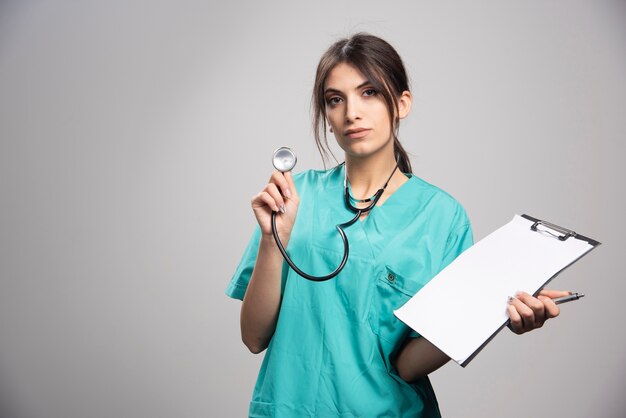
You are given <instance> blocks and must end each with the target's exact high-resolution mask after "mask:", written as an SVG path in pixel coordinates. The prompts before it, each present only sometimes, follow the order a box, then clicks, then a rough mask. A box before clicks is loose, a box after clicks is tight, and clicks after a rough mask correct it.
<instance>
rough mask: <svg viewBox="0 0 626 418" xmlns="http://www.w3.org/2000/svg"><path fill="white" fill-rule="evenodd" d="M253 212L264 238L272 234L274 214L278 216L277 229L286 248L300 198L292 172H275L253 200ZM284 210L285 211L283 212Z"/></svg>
mask: <svg viewBox="0 0 626 418" xmlns="http://www.w3.org/2000/svg"><path fill="white" fill-rule="evenodd" d="M251 204H252V210H253V211H254V216H255V217H256V220H257V222H258V223H259V226H260V227H261V232H262V234H263V235H264V236H273V234H272V212H277V214H276V229H277V230H278V235H279V236H280V240H281V241H282V242H283V245H284V246H286V245H287V242H288V241H289V238H290V236H291V230H292V229H293V224H294V222H295V220H296V214H297V213H298V205H299V204H300V197H299V196H298V191H297V190H296V185H295V184H294V182H293V177H292V176H291V172H290V171H287V172H285V173H282V172H280V171H274V172H273V173H272V176H271V177H270V180H269V183H268V184H267V185H266V186H265V187H264V188H263V190H261V192H260V193H258V194H257V195H255V196H254V197H253V198H252V202H251ZM281 208H282V209H284V211H283V210H281Z"/></svg>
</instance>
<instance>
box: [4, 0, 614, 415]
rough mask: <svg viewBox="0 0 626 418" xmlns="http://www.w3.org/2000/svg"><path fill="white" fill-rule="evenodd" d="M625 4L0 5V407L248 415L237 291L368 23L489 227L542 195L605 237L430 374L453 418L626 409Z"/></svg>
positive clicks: (443, 162) (429, 174) (426, 172)
mask: <svg viewBox="0 0 626 418" xmlns="http://www.w3.org/2000/svg"><path fill="white" fill-rule="evenodd" d="M625 23H626V4H625V2H623V1H619V2H618V1H598V0H596V1H591V0H590V1H565V0H563V1H556V0H555V1H481V2H461V1H459V2H450V1H442V2H426V1H417V2H416V1H411V2H409V1H406V2H378V1H376V2H374V1H371V2H364V1H319V0H318V1H310V2H306V3H305V2H287V1H285V2H253V1H249V2H245V3H244V2H232V3H230V4H229V5H224V4H220V5H217V6H216V5H213V4H211V2H199V1H198V2H193V1H186V2H174V1H171V2H153V1H144V2H137V1H133V2H125V1H113V2H111V1H108V2H69V1H57V2H46V1H20V2H18V1H3V2H2V3H0V139H1V145H0V146H1V148H0V202H1V208H2V209H1V210H2V212H1V214H2V216H1V217H0V268H1V277H0V416H2V417H3V418H4V417H11V418H14V417H36V418H38V417H46V418H55V417H59V418H61V417H63V418H68V417H207V416H244V415H245V414H246V412H247V408H248V401H249V398H250V395H251V391H252V387H253V384H254V382H255V379H256V374H257V371H258V368H259V365H260V362H261V359H262V355H259V356H254V355H252V354H249V353H248V352H246V349H245V347H244V346H243V344H242V343H241V342H240V336H239V317H238V313H239V306H240V303H239V302H237V301H233V300H230V299H228V298H227V297H226V296H224V289H225V286H226V284H227V282H228V281H229V279H230V277H231V274H232V272H233V270H234V269H235V266H236V264H237V262H238V260H239V257H240V256H241V253H242V251H243V249H244V246H245V244H246V242H247V240H248V237H249V235H250V233H251V231H252V228H253V226H254V218H253V215H252V212H251V210H250V208H249V201H250V198H251V197H252V195H253V194H254V193H256V192H257V191H258V190H260V189H261V188H262V186H263V184H264V183H265V182H266V180H267V178H268V176H269V174H270V171H271V167H270V160H269V157H270V155H271V152H272V151H273V150H274V149H275V148H277V147H278V146H280V145H290V146H292V147H293V148H294V149H295V150H296V152H297V153H298V156H299V166H298V167H297V168H299V169H306V168H321V167H322V164H321V159H320V157H319V156H318V154H317V152H316V149H315V146H314V143H313V140H312V135H311V129H310V119H309V97H310V91H311V87H312V82H313V77H314V71H315V66H316V65H317V61H318V59H319V57H320V55H321V54H322V52H323V51H324V50H325V49H326V48H327V47H328V46H329V45H330V43H331V42H332V41H334V40H335V39H337V38H338V37H343V36H345V35H348V34H350V33H354V32H357V31H362V30H364V31H369V32H372V33H374V34H377V35H380V36H382V37H383V38H385V39H387V40H388V41H389V42H391V43H392V44H393V45H394V46H395V47H396V48H397V50H398V51H399V52H400V54H401V56H402V57H403V59H404V60H405V63H406V66H407V69H408V71H409V72H410V75H411V78H412V85H413V92H414V96H415V102H414V107H413V110H412V114H411V116H410V117H409V118H408V119H407V120H406V121H405V122H403V125H402V127H401V139H402V140H403V143H404V145H405V147H406V148H407V149H408V150H409V152H410V153H411V154H412V155H413V163H414V171H415V173H416V174H417V175H419V176H421V177H422V178H424V179H426V180H428V181H430V182H432V183H434V184H436V185H438V186H440V187H442V188H443V189H445V190H447V191H448V192H450V193H451V194H452V195H453V196H455V197H456V198H457V199H458V200H459V201H460V202H461V203H462V204H463V205H464V206H465V207H466V209H467V211H468V213H469V215H470V218H471V220H472V222H473V226H474V233H475V236H476V238H477V239H479V238H482V237H484V236H485V235H486V234H488V233H489V232H490V231H492V230H493V229H495V228H496V227H498V226H500V225H502V224H503V223H505V222H507V221H508V220H509V219H510V218H511V217H512V216H513V214H515V213H529V214H532V215H535V216H538V217H543V218H546V219H550V220H553V221H555V222H558V223H561V224H563V225H565V226H570V227H572V228H575V229H576V230H578V231H579V232H582V233H585V234H588V235H590V236H592V237H594V238H597V239H598V240H600V241H602V242H603V244H604V245H603V246H601V247H600V248H599V249H598V250H596V251H594V252H593V253H591V254H590V255H589V256H587V257H586V258H584V259H583V260H582V261H581V262H580V263H578V264H577V265H575V266H573V267H572V268H571V269H569V270H568V271H566V272H565V273H564V274H563V275H562V276H560V277H559V278H557V279H556V280H555V282H553V287H555V288H565V289H572V290H576V291H583V292H585V293H587V295H588V296H587V298H585V299H584V300H582V301H580V302H575V303H571V304H568V305H565V306H563V309H562V315H561V317H560V318H558V319H557V320H553V321H550V322H548V324H547V325H546V327H545V328H543V329H541V330H538V331H536V332H533V333H531V334H528V335H524V336H515V335H513V334H512V333H510V332H508V331H506V332H502V333H501V334H500V335H499V336H498V337H497V338H496V339H495V340H494V341H493V342H492V343H491V344H490V345H489V346H488V347H487V348H486V349H485V350H484V351H483V352H482V353H481V354H480V355H479V356H478V357H477V358H476V359H475V360H474V361H473V362H472V363H471V364H470V365H469V366H468V367H467V368H466V369H462V368H460V367H459V366H457V365H456V364H448V365H447V366H445V367H444V368H443V369H441V370H440V371H437V372H436V373H434V374H433V376H432V380H433V384H434V386H435V390H436V392H437V394H438V397H439V400H440V404H441V408H442V411H443V413H444V415H445V416H448V417H485V416H487V417H492V416H493V417H495V416H506V417H527V416H538V417H545V416H557V417H589V416H594V417H623V416H625V415H626V399H625V397H624V396H623V395H624V387H625V386H626V373H625V371H626V367H625V365H626V360H625V354H626V337H625V333H624V325H623V312H624V309H623V302H622V301H623V296H622V295H623V294H624V293H626V284H625V280H624V273H623V269H624V253H625V252H626V245H625V244H624V242H625V240H626V229H625V227H624V216H623V214H624V207H625V203H626V202H625V199H624V197H625V196H624V179H625V174H626V173H625V169H624V165H623V154H624V139H625V138H626V118H624V113H625V109H626V25H625ZM335 149H337V148H336V147H335Z"/></svg>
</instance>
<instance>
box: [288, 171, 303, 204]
mask: <svg viewBox="0 0 626 418" xmlns="http://www.w3.org/2000/svg"><path fill="white" fill-rule="evenodd" d="M285 179H286V180H287V184H288V185H289V191H290V192H291V198H298V199H299V198H300V196H299V195H298V190H297V189H296V183H294V181H293V176H292V175H291V171H287V172H286V173H285Z"/></svg>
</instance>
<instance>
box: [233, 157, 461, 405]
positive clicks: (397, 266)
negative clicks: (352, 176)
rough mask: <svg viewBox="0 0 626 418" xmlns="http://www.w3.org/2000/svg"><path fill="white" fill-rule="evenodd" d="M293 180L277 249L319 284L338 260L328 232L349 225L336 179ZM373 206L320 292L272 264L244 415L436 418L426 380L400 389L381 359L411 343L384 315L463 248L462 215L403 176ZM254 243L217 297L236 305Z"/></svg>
mask: <svg viewBox="0 0 626 418" xmlns="http://www.w3.org/2000/svg"><path fill="white" fill-rule="evenodd" d="M344 167H345V165H344V164H341V165H339V166H337V167H334V168H332V169H330V170H325V171H320V170H309V171H304V172H301V173H298V174H296V175H294V181H295V184H296V188H297V191H298V193H299V195H300V205H299V208H298V215H297V217H296V222H295V225H294V228H293V231H292V235H291V238H290V241H289V245H288V247H287V252H288V253H289V254H290V256H291V258H292V260H293V261H294V262H295V263H296V265H297V266H298V267H300V268H301V269H302V270H303V271H305V272H307V273H309V274H313V275H317V276H321V275H326V274H328V273H329V272H331V271H333V270H334V269H335V268H336V267H337V265H338V264H339V262H340V261H341V258H342V256H343V242H342V240H341V238H340V236H339V234H338V232H337V230H336V228H335V225H337V224H340V223H343V222H346V221H347V220H349V219H351V218H352V217H353V216H354V213H353V212H352V211H350V210H349V209H348V208H347V207H346V206H345V203H344V200H343V199H344V189H343V182H344V170H345V168H344ZM407 176H408V177H409V179H408V181H406V182H405V183H404V184H402V185H401V186H400V188H398V189H397V190H396V191H395V192H394V193H393V194H392V195H391V196H390V197H389V198H388V199H387V200H386V201H385V202H384V203H383V204H382V205H380V206H376V207H375V208H374V209H372V211H371V212H370V213H369V215H368V216H367V217H366V218H365V219H364V220H362V221H357V222H355V223H354V224H353V225H351V226H349V227H347V228H346V229H345V231H346V235H347V237H348V240H349V244H350V256H349V258H348V261H347V263H346V266H345V268H344V269H343V271H342V272H341V273H340V274H339V275H338V276H336V277H335V278H333V279H331V280H329V281H326V282H312V281H309V280H306V279H304V278H302V277H300V276H299V275H298V274H297V273H295V272H294V271H293V270H292V269H290V268H289V267H288V266H287V263H284V264H283V267H284V268H283V272H282V289H281V291H282V302H281V306H280V313H279V316H278V322H277V324H276V330H275V332H274V335H273V336H272V339H271V341H270V344H269V346H268V348H267V351H266V353H265V358H264V360H263V364H262V366H261V370H260V372H259V377H258V380H257V383H256V386H255V388H254V393H253V397H252V401H251V403H250V410H249V415H250V416H251V417H290V418H291V417H439V416H440V413H439V407H438V404H437V400H436V398H435V394H434V392H433V390H432V387H431V385H430V382H429V380H428V378H427V377H425V378H422V379H420V380H419V381H417V382H416V383H413V384H409V383H407V382H405V381H404V380H402V379H401V378H400V377H399V376H398V373H397V371H396V370H395V368H394V367H393V365H392V359H393V358H394V355H396V354H397V351H398V349H399V348H400V347H401V346H402V343H403V342H404V340H405V339H406V338H419V335H418V334H417V333H415V332H414V331H412V330H411V329H410V328H408V327H407V326H406V325H405V324H404V323H403V322H401V321H400V320H398V319H397V318H396V317H395V316H394V315H393V310H394V309H397V308H399V307H400V306H402V305H403V304H404V303H405V302H406V301H407V300H408V299H409V298H410V297H411V296H412V295H414V294H415V293H416V292H417V291H418V290H420V289H421V288H422V286H424V285H425V284H426V283H427V282H428V281H429V280H430V279H431V278H432V277H433V276H435V275H436V274H437V273H438V272H439V271H440V270H441V269H443V268H444V267H445V266H446V265H448V264H449V263H450V262H451V261H452V260H454V258H456V257H457V256H458V255H459V254H461V252H463V251H464V250H465V249H467V248H468V247H469V246H471V245H472V243H473V240H472V232H471V228H470V224H469V221H468V218H467V215H466V213H465V210H464V209H463V207H462V206H461V205H460V204H459V203H458V202H457V201H456V200H455V199H454V198H452V197H451V196H450V195H448V194H447V193H445V192H444V191H442V190H441V189H439V188H437V187H435V186H433V185H431V184H429V183H427V182H425V181H423V180H421V179H419V178H418V177H416V176H415V175H412V174H407ZM259 240H260V228H259V227H258V226H257V228H256V230H255V232H254V234H253V236H252V238H251V239H250V242H249V244H248V246H247V248H246V250H245V252H244V254H243V257H242V259H241V262H240V263H239V266H238V267H237V269H236V271H235V274H234V275H233V277H232V280H231V281H230V283H229V285H228V288H227V290H226V294H227V295H228V296H230V297H233V298H237V299H243V296H244V294H245V292H246V288H247V286H248V282H249V280H250V276H251V274H252V270H253V268H254V265H255V261H256V256H257V252H258V246H259Z"/></svg>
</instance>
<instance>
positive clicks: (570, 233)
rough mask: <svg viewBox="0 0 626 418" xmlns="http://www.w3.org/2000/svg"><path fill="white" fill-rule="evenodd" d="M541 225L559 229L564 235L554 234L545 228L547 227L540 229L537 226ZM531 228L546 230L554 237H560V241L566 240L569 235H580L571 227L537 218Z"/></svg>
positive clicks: (555, 229)
mask: <svg viewBox="0 0 626 418" xmlns="http://www.w3.org/2000/svg"><path fill="white" fill-rule="evenodd" d="M539 225H543V226H545V227H546V228H550V229H552V230H554V231H557V232H559V233H560V234H562V235H557V234H553V233H552V232H550V231H548V230H545V229H538V228H537V226H539ZM530 229H532V230H533V231H535V232H545V233H547V234H550V235H552V236H553V237H555V238H558V239H559V241H565V240H566V239H568V238H569V237H576V236H577V235H578V234H577V233H576V232H574V231H572V230H571V229H567V228H563V227H562V226H558V225H555V224H553V223H550V222H546V221H541V220H536V221H535V223H534V224H532V225H531V226H530Z"/></svg>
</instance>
